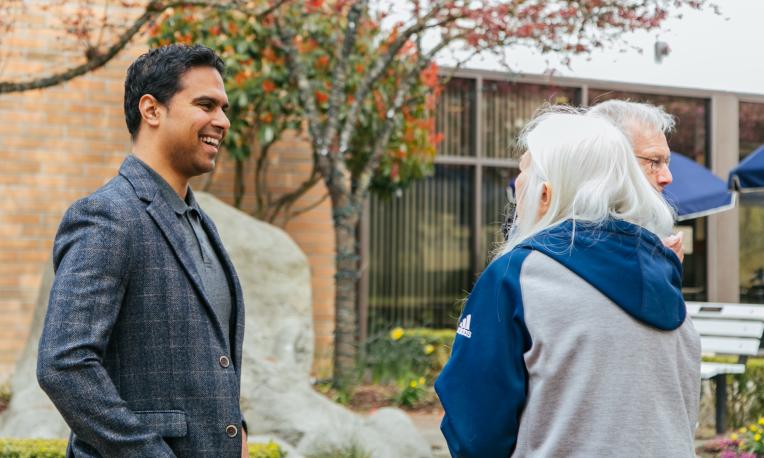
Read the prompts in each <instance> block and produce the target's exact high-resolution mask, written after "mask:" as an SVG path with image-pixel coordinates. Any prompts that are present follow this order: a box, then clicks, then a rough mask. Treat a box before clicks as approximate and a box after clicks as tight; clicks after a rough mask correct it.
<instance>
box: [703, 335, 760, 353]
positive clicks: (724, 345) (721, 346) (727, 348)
mask: <svg viewBox="0 0 764 458" xmlns="http://www.w3.org/2000/svg"><path fill="white" fill-rule="evenodd" d="M700 347H701V349H702V351H703V353H718V354H726V355H748V356H753V355H756V354H757V353H758V352H759V339H751V338H741V337H716V336H713V337H712V336H700Z"/></svg>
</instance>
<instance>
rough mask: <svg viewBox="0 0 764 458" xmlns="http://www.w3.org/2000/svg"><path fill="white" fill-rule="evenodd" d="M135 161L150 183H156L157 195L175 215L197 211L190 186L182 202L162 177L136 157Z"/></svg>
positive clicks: (197, 206)
mask: <svg viewBox="0 0 764 458" xmlns="http://www.w3.org/2000/svg"><path fill="white" fill-rule="evenodd" d="M135 159H136V160H137V161H138V163H139V164H141V165H142V166H143V167H144V168H145V169H146V171H147V172H148V173H149V176H150V177H151V179H152V181H154V183H156V185H157V187H158V188H159V193H160V194H161V195H162V198H163V199H164V200H165V201H166V202H167V203H168V204H170V207H172V209H173V210H174V211H175V213H177V214H179V215H182V214H184V213H186V212H187V211H189V210H191V209H194V210H196V211H199V205H198V204H197V203H196V199H195V198H194V193H193V191H191V186H189V187H188V192H187V193H186V200H185V201H184V200H183V199H181V198H180V196H179V195H178V193H177V192H175V190H174V189H173V188H172V186H170V184H169V183H167V180H165V179H164V178H162V175H160V174H158V173H157V172H156V171H155V170H154V169H152V168H151V167H150V166H149V165H148V164H146V163H145V162H143V161H142V160H140V159H138V158H137V157H136V158H135Z"/></svg>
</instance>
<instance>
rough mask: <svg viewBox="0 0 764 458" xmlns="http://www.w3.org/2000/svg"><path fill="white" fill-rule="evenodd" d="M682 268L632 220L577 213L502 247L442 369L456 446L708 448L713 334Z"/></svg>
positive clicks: (589, 453) (469, 453)
mask: <svg viewBox="0 0 764 458" xmlns="http://www.w3.org/2000/svg"><path fill="white" fill-rule="evenodd" d="M571 239H572V240H573V243H572V244H571ZM681 269H682V266H681V263H680V262H679V259H678V258H677V257H676V256H675V255H674V254H673V253H672V252H671V251H670V250H668V249H666V248H665V247H664V246H663V244H662V243H661V241H660V240H659V239H658V238H657V237H656V236H655V235H654V234H653V233H651V232H649V231H647V230H645V229H643V228H640V227H638V226H635V225H633V224H630V223H627V222H624V221H620V220H609V221H606V222H605V223H603V224H599V225H594V224H585V223H581V222H579V223H577V224H576V225H575V230H574V225H573V224H572V222H570V221H567V222H564V223H561V224H559V225H557V226H555V227H552V228H550V229H548V230H545V231H543V232H541V233H539V234H537V235H535V236H533V237H532V238H531V239H529V240H527V241H526V242H523V243H522V244H520V245H518V246H517V247H515V248H514V249H513V250H512V251H510V252H509V253H506V254H504V255H503V256H501V257H499V258H497V259H496V260H494V261H493V262H492V263H491V264H490V265H489V266H488V267H487V268H486V270H485V271H484V272H483V274H482V275H481V276H480V278H479V279H478V282H477V283H476V285H475V287H474V289H473V291H472V293H471V294H470V297H469V299H468V301H467V304H466V305H465V307H464V311H463V313H462V316H461V317H460V319H459V326H458V329H457V334H456V338H455V340H454V346H453V350H452V353H451V359H450V360H449V362H448V364H447V365H446V367H445V368H444V369H443V372H442V373H441V374H440V377H438V380H437V382H436V383H435V389H436V391H437V393H438V396H439V397H440V400H441V403H442V404H443V407H444V409H445V412H446V415H445V416H444V418H443V422H442V424H441V429H442V431H443V435H444V436H445V437H446V440H447V441H448V446H449V449H450V451H451V455H452V456H454V457H479V458H492V457H501V458H506V457H508V456H519V457H604V456H608V457H609V456H629V457H632V456H633V457H658V456H666V457H672V458H675V457H694V456H695V455H694V452H693V436H694V431H695V425H696V422H697V413H698V401H699V396H700V394H699V393H700V339H699V337H698V335H697V332H696V331H695V329H694V328H693V326H692V322H691V320H689V319H688V320H686V319H685V317H686V309H685V304H684V300H683V299H682V294H681V290H680V286H681Z"/></svg>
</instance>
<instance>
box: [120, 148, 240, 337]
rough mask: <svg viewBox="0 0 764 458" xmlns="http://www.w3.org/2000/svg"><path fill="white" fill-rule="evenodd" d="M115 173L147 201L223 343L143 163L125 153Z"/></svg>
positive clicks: (173, 224)
mask: <svg viewBox="0 0 764 458" xmlns="http://www.w3.org/2000/svg"><path fill="white" fill-rule="evenodd" d="M119 173H120V174H121V175H122V176H124V177H125V178H127V180H128V181H129V182H130V183H131V184H132V185H133V189H134V190H135V193H136V195H137V196H138V198H140V199H141V200H143V201H145V202H148V206H147V207H146V212H147V213H148V214H149V215H150V216H151V218H152V219H153V220H154V222H156V224H157V226H158V227H159V230H160V231H161V232H162V234H163V235H164V237H165V239H166V240H167V242H168V244H169V245H170V247H171V248H172V251H173V252H174V253H175V256H176V257H177V258H178V261H179V262H180V265H181V266H182V267H183V270H185V271H186V274H187V275H188V277H189V279H190V280H191V284H192V285H193V287H194V289H195V290H196V292H197V294H198V295H199V297H200V298H201V303H202V304H204V307H205V308H206V309H207V314H208V315H209V316H210V319H211V320H212V323H214V325H215V326H214V328H215V332H216V333H217V335H218V338H220V339H221V340H220V341H221V342H225V341H226V338H225V334H223V330H224V329H228V327H227V326H226V327H225V328H224V327H223V326H222V325H221V323H220V319H219V318H218V316H217V314H216V313H215V309H214V308H213V307H212V302H210V299H209V297H208V296H207V293H206V291H205V290H204V284H203V283H202V280H201V277H200V276H199V272H198V271H197V270H196V266H195V265H194V261H193V259H192V258H191V255H190V254H189V253H188V252H187V251H186V246H185V244H184V243H183V242H184V241H183V238H182V236H181V235H180V234H183V228H182V227H181V226H180V223H179V222H178V220H177V219H176V218H175V211H174V210H173V209H172V207H170V204H168V203H167V202H165V200H164V199H163V198H162V197H161V194H160V193H159V192H158V189H157V187H156V185H155V183H154V181H153V180H152V178H151V176H150V175H149V174H148V172H147V171H146V169H145V168H144V166H143V165H141V164H140V163H138V160H137V159H135V158H134V157H133V156H128V157H127V158H125V161H124V162H123V163H122V167H120V171H119Z"/></svg>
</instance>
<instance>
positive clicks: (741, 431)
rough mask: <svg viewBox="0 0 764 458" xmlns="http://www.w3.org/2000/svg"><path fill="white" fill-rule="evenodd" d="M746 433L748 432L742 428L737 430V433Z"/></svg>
mask: <svg viewBox="0 0 764 458" xmlns="http://www.w3.org/2000/svg"><path fill="white" fill-rule="evenodd" d="M745 431H746V429H745V428H740V429H738V430H737V432H739V433H740V434H743V433H744V432H745Z"/></svg>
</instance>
